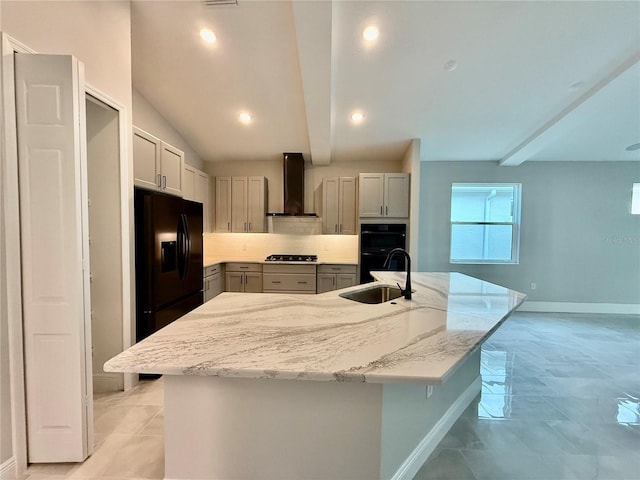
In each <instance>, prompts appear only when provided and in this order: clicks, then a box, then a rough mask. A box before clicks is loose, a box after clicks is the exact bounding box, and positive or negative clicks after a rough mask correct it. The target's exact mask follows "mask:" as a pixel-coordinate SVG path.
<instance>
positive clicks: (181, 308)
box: [134, 188, 202, 341]
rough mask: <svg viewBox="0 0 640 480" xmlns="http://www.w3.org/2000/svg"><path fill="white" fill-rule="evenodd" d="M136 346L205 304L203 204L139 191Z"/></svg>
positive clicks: (137, 215) (136, 234)
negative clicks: (203, 286)
mask: <svg viewBox="0 0 640 480" xmlns="http://www.w3.org/2000/svg"><path fill="white" fill-rule="evenodd" d="M134 202H135V203H134V217H135V257H136V260H135V262H136V263H135V265H136V341H140V340H142V339H143V338H145V337H148V336H149V335H151V334H152V333H154V332H156V331H157V330H160V329H161V328H162V327H164V326H166V325H168V324H169V323H171V322H173V321H174V320H176V319H177V318H179V317H181V316H182V315H184V314H186V313H188V312H190V311H191V310H193V309H194V308H196V307H198V306H199V305H202V204H201V203H198V202H191V201H189V200H183V199H182V198H180V197H176V196H173V195H167V194H164V193H159V192H153V191H149V190H143V189H140V188H136V189H135V198H134Z"/></svg>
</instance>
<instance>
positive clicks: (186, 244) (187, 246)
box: [182, 213, 191, 279]
mask: <svg viewBox="0 0 640 480" xmlns="http://www.w3.org/2000/svg"><path fill="white" fill-rule="evenodd" d="M182 222H183V229H184V247H185V248H184V276H183V277H182V278H183V279H185V278H186V277H187V272H188V271H189V257H190V256H191V237H190V236H189V220H188V219H187V216H186V215H185V214H184V213H183V214H182Z"/></svg>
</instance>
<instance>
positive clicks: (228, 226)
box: [227, 222, 231, 231]
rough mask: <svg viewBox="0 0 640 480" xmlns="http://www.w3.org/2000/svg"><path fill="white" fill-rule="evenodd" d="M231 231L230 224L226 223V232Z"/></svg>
mask: <svg viewBox="0 0 640 480" xmlns="http://www.w3.org/2000/svg"><path fill="white" fill-rule="evenodd" d="M230 230H231V222H227V231H230Z"/></svg>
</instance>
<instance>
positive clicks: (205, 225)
mask: <svg viewBox="0 0 640 480" xmlns="http://www.w3.org/2000/svg"><path fill="white" fill-rule="evenodd" d="M194 180H195V181H194V193H193V199H194V200H195V201H196V202H200V203H201V204H202V231H203V232H210V231H211V227H210V218H211V215H210V213H209V175H207V174H206V173H204V172H200V171H196V172H195V179H194Z"/></svg>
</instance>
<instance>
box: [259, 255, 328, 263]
mask: <svg viewBox="0 0 640 480" xmlns="http://www.w3.org/2000/svg"><path fill="white" fill-rule="evenodd" d="M264 261H265V262H317V261H318V256H317V255H269V256H268V257H267V258H265V260H264Z"/></svg>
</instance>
